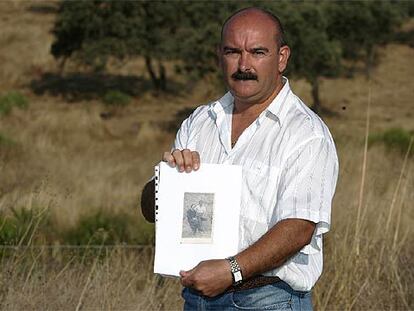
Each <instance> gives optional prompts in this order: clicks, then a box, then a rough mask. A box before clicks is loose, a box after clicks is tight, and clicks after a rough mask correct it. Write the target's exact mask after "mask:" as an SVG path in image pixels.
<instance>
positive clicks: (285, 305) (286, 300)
mask: <svg viewBox="0 0 414 311" xmlns="http://www.w3.org/2000/svg"><path fill="white" fill-rule="evenodd" d="M182 296H183V298H184V301H185V303H184V311H190V310H196V311H207V310H217V311H219V310H220V311H226V310H229V311H230V310H232V311H235V310H292V311H297V310H301V311H308V310H310V311H311V310H312V301H311V292H299V291H295V290H293V289H292V288H291V287H290V286H289V285H288V284H286V283H285V282H282V281H281V282H277V283H275V284H271V285H265V286H261V287H257V288H253V289H247V290H241V291H237V292H232V293H227V294H221V295H218V296H216V297H213V298H208V297H205V296H202V295H200V294H198V293H197V292H196V291H194V290H192V289H189V288H184V289H183V291H182Z"/></svg>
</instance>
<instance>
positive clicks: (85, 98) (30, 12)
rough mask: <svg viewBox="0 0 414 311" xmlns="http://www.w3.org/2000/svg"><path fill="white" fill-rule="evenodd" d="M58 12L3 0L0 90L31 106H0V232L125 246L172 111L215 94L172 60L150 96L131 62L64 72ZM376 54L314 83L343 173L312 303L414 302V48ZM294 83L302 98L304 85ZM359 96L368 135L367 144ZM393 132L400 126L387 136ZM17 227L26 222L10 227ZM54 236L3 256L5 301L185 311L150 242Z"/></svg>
mask: <svg viewBox="0 0 414 311" xmlns="http://www.w3.org/2000/svg"><path fill="white" fill-rule="evenodd" d="M55 8H56V6H55V3H54V2H39V1H36V2H20V1H16V2H0V29H1V31H0V63H1V66H0V95H1V96H3V97H4V98H9V97H10V92H11V91H15V92H19V93H20V94H22V95H23V96H24V97H25V98H26V99H27V102H28V106H27V108H25V109H22V108H19V107H18V106H15V107H13V108H12V109H11V111H10V113H9V114H2V113H0V167H1V178H0V232H6V231H5V230H6V229H5V228H6V224H7V226H9V227H7V228H9V229H7V230H8V231H7V232H8V234H9V235H13V234H14V236H16V237H17V238H19V239H22V240H21V241H25V242H27V243H30V244H32V245H40V244H42V245H43V244H49V245H57V246H58V245H61V244H66V243H67V241H75V242H77V243H80V242H82V243H84V244H88V242H90V243H89V244H95V242H96V241H98V243H100V241H102V240H100V239H98V238H97V237H99V234H100V233H99V232H101V233H102V232H104V234H105V236H111V234H112V233H113V231H114V232H115V233H116V234H115V235H114V236H115V238H120V239H122V238H124V239H125V240H126V242H128V241H129V243H130V244H137V243H141V242H148V241H151V239H152V237H151V234H152V230H153V227H152V226H151V225H148V224H146V223H145V222H144V221H143V219H142V216H141V214H140V212H139V210H138V207H139V206H138V202H139V199H140V190H141V188H142V186H143V185H144V184H145V182H146V180H147V179H148V178H149V177H150V176H151V174H152V170H153V166H154V164H156V163H157V162H158V161H159V160H160V157H161V154H162V152H163V151H165V150H168V149H169V147H170V144H171V142H172V140H173V137H174V131H175V128H176V127H177V126H178V124H179V122H180V120H182V118H183V117H185V115H187V114H188V113H189V112H190V111H191V109H193V108H194V107H196V106H198V105H199V104H200V103H206V102H208V101H210V100H212V99H214V98H217V97H218V96H219V95H220V91H218V90H216V89H215V88H214V87H213V86H212V84H211V83H210V81H208V80H206V81H203V82H201V83H199V84H198V85H195V86H194V87H193V88H192V89H191V92H186V91H185V90H187V89H188V86H187V85H185V84H183V80H182V79H181V78H179V77H175V76H174V73H173V70H172V67H173V66H171V68H168V69H169V71H168V72H167V75H168V76H169V77H171V78H172V80H173V84H172V85H173V88H174V89H175V93H174V92H172V93H170V94H166V95H159V96H155V95H154V94H152V92H151V90H150V89H149V88H148V77H147V76H146V74H145V72H144V70H143V64H142V61H141V60H140V59H131V60H129V61H128V62H127V63H125V64H120V63H117V62H115V61H113V62H112V63H111V65H110V66H109V67H110V70H109V73H107V74H105V75H90V74H87V73H85V72H84V71H82V68H80V67H79V66H77V65H76V64H75V63H69V64H68V66H67V67H66V69H65V72H64V73H63V74H61V73H60V72H59V66H58V65H59V64H58V63H57V62H55V60H54V59H53V58H52V57H51V55H50V54H49V49H50V44H51V42H52V40H53V38H52V35H51V34H50V30H51V29H52V27H53V22H54V19H55ZM380 54H381V58H380V65H379V66H378V67H377V68H376V69H375V71H374V72H373V76H372V80H371V81H367V80H366V78H365V77H364V76H363V75H359V74H358V73H356V74H355V76H354V77H353V78H352V79H345V78H341V79H335V80H324V81H323V83H322V86H321V95H322V101H323V105H324V107H325V108H326V110H327V112H326V113H324V115H323V118H324V120H325V121H326V123H327V124H328V125H329V127H330V129H331V131H332V133H333V136H334V139H335V141H336V143H337V148H338V152H339V158H340V179H339V182H338V187H337V193H336V196H335V199H334V204H333V217H332V219H333V225H332V230H331V232H330V233H329V234H328V235H327V238H326V251H325V268H324V269H325V272H324V274H323V275H322V279H321V281H320V282H319V283H318V285H317V287H316V289H315V292H314V302H315V304H316V306H317V309H320V310H333V309H338V310H344V309H358V310H367V309H370V310H379V309H400V310H409V309H413V308H414V301H413V297H414V289H413V285H412V284H413V283H414V269H413V268H412V267H413V264H414V262H413V258H414V249H413V247H412V245H414V244H413V242H414V240H413V224H414V209H413V204H412V202H413V201H414V191H413V190H414V178H413V170H414V168H413V156H412V155H411V156H405V153H406V152H405V151H406V149H407V146H408V143H409V139H410V133H413V131H414V122H413V117H414V105H413V102H412V99H413V97H414V80H413V77H414V66H413V59H414V50H413V49H412V48H410V47H408V46H404V45H397V44H392V45H389V46H386V47H384V48H383V49H381V52H380ZM291 84H292V87H293V90H294V91H295V92H296V93H297V94H298V95H299V96H300V97H301V98H302V99H303V100H304V101H305V102H308V103H310V98H311V97H310V88H309V85H308V84H306V83H305V82H304V81H291ZM114 85H115V86H116V87H118V88H121V89H124V91H125V92H126V93H128V94H131V95H132V100H131V102H130V104H129V105H127V106H126V107H116V106H108V105H105V104H104V103H103V100H102V98H103V97H104V95H105V93H107V92H108V91H110V90H111V88H112V87H113V86H114ZM8 96H9V97H8ZM0 102H1V99H0ZM368 102H370V114H369V135H370V137H371V138H372V139H371V140H370V142H372V144H371V143H370V145H369V148H368V149H367V151H366V152H365V150H364V140H365V137H366V125H367V118H366V113H367V107H368ZM392 128H398V129H399V131H397V132H391V134H392V133H394V134H392V135H388V136H386V135H385V136H384V135H383V133H387V131H389V130H390V129H392ZM395 133H397V134H395ZM404 135H405V136H404ZM386 137H391V138H390V139H388V138H386ZM405 137H408V143H407V139H406V138H405ZM389 141H391V143H390V142H389ZM387 142H388V143H387ZM393 142H394V143H395V144H393ZM395 146H397V147H395ZM12 208H13V209H14V212H13V209H12ZM21 209H23V210H25V211H26V212H23V213H22V212H18V211H19V210H21ZM28 211H29V212H28ZM30 211H33V212H30ZM16 215H17V216H16ZM91 215H92V216H96V215H100V216H99V217H101V218H99V219H100V220H99V221H93V220H90V219H96V217H92V218H91V217H89V216H91ZM102 215H103V216H102ZM87 217H89V218H87ZM10 219H17V220H16V221H15V222H12V221H11V220H10ZM45 219H46V220H45ZM85 219H89V220H88V221H89V222H88V221H85ZM125 219H127V220H125ZM13 221H14V220H13ZM114 223H116V224H118V225H114V226H112V225H113V224H114ZM16 224H17V225H22V226H25V227H24V228H26V230H23V231H22V230H21V232H17V231H18V230H17V229H16ZM111 226H112V227H111ZM125 227H127V229H126V231H125V230H124V231H122V230H123V229H122V228H125ZM90 228H92V229H94V230H96V232H95V231H93V232H91V231H90V230H89V229H90ZM99 228H103V229H102V230H101V231H99ZM2 230H3V231H2ZM13 230H14V231H13ZM16 232H17V233H16ZM74 232H75V233H76V232H85V236H87V238H86V240H85V239H84V240H82V238H81V237H79V236H76V234H75V233H74ZM26 233H27V234H26ZM3 236H5V235H3ZM1 238H2V236H1V235H0V240H1ZM6 238H7V236H6ZM4 239H5V238H4ZM71 239H72V240H71ZM111 241H112V240H111ZM113 241H115V242H117V241H118V240H116V239H115V240H113ZM57 246H56V247H54V248H51V249H50V248H41V247H40V248H36V249H20V250H19V251H17V250H14V249H6V250H4V251H2V252H1V259H0V264H1V265H2V268H1V269H0V298H1V299H0V301H1V302H0V305H1V306H2V307H4V308H6V309H39V307H40V308H43V307H44V306H45V305H46V306H48V308H49V309H74V308H76V307H83V308H84V309H102V308H105V309H109V308H111V309H138V310H145V309H147V310H155V309H163V310H164V309H166V310H168V309H179V308H180V304H181V299H180V298H179V291H180V286H179V284H178V282H177V281H174V280H167V281H160V280H159V279H158V278H156V277H155V276H154V275H153V274H152V272H151V269H152V267H151V260H152V249H151V248H144V249H141V248H136V249H135V248H128V247H123V248H122V247H120V248H119V247H117V248H102V249H100V248H98V249H92V250H90V249H89V250H88V249H87V250H85V249H75V250H74V249H65V250H61V249H59V248H58V247H57ZM52 297H53V298H52ZM56 297H57V298H56Z"/></svg>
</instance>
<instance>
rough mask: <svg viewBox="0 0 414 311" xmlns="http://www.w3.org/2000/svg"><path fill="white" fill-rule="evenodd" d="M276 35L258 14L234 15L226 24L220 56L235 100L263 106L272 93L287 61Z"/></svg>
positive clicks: (271, 27)
mask: <svg viewBox="0 0 414 311" xmlns="http://www.w3.org/2000/svg"><path fill="white" fill-rule="evenodd" d="M276 36H277V33H276V29H275V26H274V23H273V22H272V21H271V20H270V19H269V18H266V17H264V16H263V15H259V14H250V15H243V16H236V17H234V18H233V19H232V20H230V21H229V22H228V24H227V25H226V27H225V29H224V32H223V39H222V43H221V46H220V52H219V53H220V55H219V56H220V63H221V66H222V69H223V74H224V79H225V82H226V83H227V86H228V88H229V89H230V91H231V93H232V94H233V96H234V97H235V98H236V100H239V101H241V102H244V103H251V104H255V103H262V102H264V101H265V100H266V99H268V98H269V97H270V96H271V95H272V94H274V93H275V90H276V88H277V87H278V81H280V78H281V73H282V72H283V70H284V69H285V67H286V62H287V58H286V60H285V59H284V58H283V57H282V56H281V55H280V53H279V48H278V45H277V42H276Z"/></svg>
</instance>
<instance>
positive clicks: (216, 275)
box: [180, 259, 233, 297]
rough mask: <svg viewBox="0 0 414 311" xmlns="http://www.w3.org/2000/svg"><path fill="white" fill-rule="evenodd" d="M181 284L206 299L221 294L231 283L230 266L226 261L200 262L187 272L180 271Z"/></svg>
mask: <svg viewBox="0 0 414 311" xmlns="http://www.w3.org/2000/svg"><path fill="white" fill-rule="evenodd" d="M180 276H181V284H182V285H183V286H185V287H191V288H192V289H195V290H197V291H199V292H200V293H201V294H202V295H204V296H207V297H214V296H217V295H219V294H221V293H223V292H224V291H225V290H226V289H227V288H228V287H229V286H231V285H232V283H233V278H232V275H231V270H230V264H229V262H228V261H227V260H226V259H213V260H206V261H202V262H200V263H199V264H198V265H197V266H196V267H194V268H193V269H191V270H189V271H180Z"/></svg>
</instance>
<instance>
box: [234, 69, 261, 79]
mask: <svg viewBox="0 0 414 311" xmlns="http://www.w3.org/2000/svg"><path fill="white" fill-rule="evenodd" d="M231 77H232V78H233V79H235V80H256V81H257V75H256V74H254V73H252V72H248V71H246V72H243V71H240V70H237V71H236V72H235V73H233V74H232V75H231Z"/></svg>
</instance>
